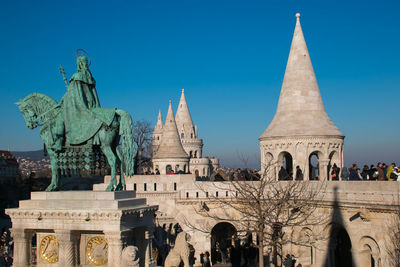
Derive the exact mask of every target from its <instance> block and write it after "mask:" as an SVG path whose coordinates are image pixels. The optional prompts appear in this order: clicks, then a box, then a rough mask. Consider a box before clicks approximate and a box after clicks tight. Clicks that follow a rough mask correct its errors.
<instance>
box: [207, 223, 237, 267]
mask: <svg viewBox="0 0 400 267" xmlns="http://www.w3.org/2000/svg"><path fill="white" fill-rule="evenodd" d="M236 235H237V230H236V227H235V226H233V224H231V223H229V222H219V223H217V224H215V225H214V227H213V228H212V229H211V240H210V241H211V262H212V263H213V265H214V264H215V263H222V264H226V263H229V262H230V258H229V253H228V251H230V248H231V247H232V243H233V241H234V239H235V237H236ZM218 251H219V252H218Z"/></svg>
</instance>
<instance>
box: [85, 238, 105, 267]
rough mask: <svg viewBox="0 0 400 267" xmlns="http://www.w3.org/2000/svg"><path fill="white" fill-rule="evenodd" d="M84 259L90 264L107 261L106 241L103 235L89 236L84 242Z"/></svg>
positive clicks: (102, 263) (103, 263)
mask: <svg viewBox="0 0 400 267" xmlns="http://www.w3.org/2000/svg"><path fill="white" fill-rule="evenodd" d="M86 259H87V261H88V263H89V264H92V265H105V264H107V263H108V242H107V239H105V238H104V237H103V236H94V237H91V238H89V240H88V241H87V243H86Z"/></svg>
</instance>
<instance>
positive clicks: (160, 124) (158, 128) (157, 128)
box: [153, 110, 163, 134]
mask: <svg viewBox="0 0 400 267" xmlns="http://www.w3.org/2000/svg"><path fill="white" fill-rule="evenodd" d="M162 129H163V122H162V116H161V110H158V116H157V124H156V126H155V127H154V130H153V133H154V134H156V133H162Z"/></svg>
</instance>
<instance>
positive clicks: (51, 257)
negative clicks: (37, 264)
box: [39, 234, 59, 263]
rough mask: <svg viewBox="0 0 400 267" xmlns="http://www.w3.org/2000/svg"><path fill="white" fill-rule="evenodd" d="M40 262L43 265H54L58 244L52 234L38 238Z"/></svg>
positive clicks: (56, 258)
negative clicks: (43, 263)
mask: <svg viewBox="0 0 400 267" xmlns="http://www.w3.org/2000/svg"><path fill="white" fill-rule="evenodd" d="M39 238H40V241H39V253H40V261H42V262H45V263H56V262H58V258H59V244H58V240H57V238H56V236H55V235H54V234H47V235H40V236H39Z"/></svg>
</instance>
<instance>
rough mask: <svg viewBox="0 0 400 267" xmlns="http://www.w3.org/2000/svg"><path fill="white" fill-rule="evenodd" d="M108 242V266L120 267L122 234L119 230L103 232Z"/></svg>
mask: <svg viewBox="0 0 400 267" xmlns="http://www.w3.org/2000/svg"><path fill="white" fill-rule="evenodd" d="M104 236H105V238H106V239H107V242H108V267H120V263H121V255H122V246H123V243H124V241H123V236H122V233H121V232H104Z"/></svg>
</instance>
